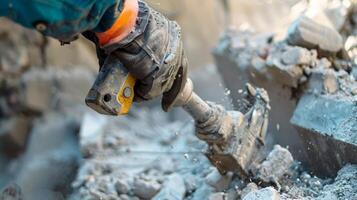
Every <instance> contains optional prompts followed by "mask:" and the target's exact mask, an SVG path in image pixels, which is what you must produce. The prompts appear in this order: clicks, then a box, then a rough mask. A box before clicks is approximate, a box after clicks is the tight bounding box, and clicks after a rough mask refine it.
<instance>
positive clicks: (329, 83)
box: [323, 69, 339, 94]
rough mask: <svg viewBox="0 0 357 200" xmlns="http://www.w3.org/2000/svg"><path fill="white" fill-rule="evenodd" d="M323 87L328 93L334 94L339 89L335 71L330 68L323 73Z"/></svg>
mask: <svg viewBox="0 0 357 200" xmlns="http://www.w3.org/2000/svg"><path fill="white" fill-rule="evenodd" d="M323 84H324V89H325V91H326V92H327V93H329V94H334V93H336V92H337V90H338V89H339V84H338V80H337V76H336V73H335V72H334V71H333V70H332V69H328V70H327V71H326V73H325V75H324V82H323Z"/></svg>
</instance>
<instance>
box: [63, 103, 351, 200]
mask: <svg viewBox="0 0 357 200" xmlns="http://www.w3.org/2000/svg"><path fill="white" fill-rule="evenodd" d="M79 137H80V150H81V152H82V155H84V160H83V161H82V164H81V167H80V169H79V171H78V174H77V178H76V180H75V181H74V182H73V183H72V187H73V193H72V195H71V196H70V197H69V199H72V200H76V199H84V200H86V199H88V200H89V199H118V200H119V199H158V200H159V199H160V200H161V199H170V200H171V199H193V200H201V199H212V200H216V199H222V200H223V199H229V200H233V199H245V200H256V199H311V198H318V197H319V196H320V195H325V193H326V192H333V193H335V192H336V195H338V194H337V192H338V191H335V190H338V188H337V187H338V185H339V184H342V183H339V182H333V181H332V180H331V179H320V178H317V177H315V176H312V175H310V174H309V173H307V172H302V171H301V168H300V166H299V164H298V163H297V162H295V161H294V160H293V157H292V155H291V153H290V152H289V151H288V150H287V149H286V148H283V147H281V146H279V145H276V146H274V148H273V150H272V151H271V152H270V153H269V155H268V156H267V158H266V159H265V160H263V161H262V162H261V163H258V164H257V165H256V167H255V170H253V171H252V176H251V178H250V179H247V180H245V179H242V178H240V177H238V176H237V175H236V174H233V173H230V172H228V173H225V174H221V173H220V172H219V171H218V170H217V169H216V168H214V167H213V166H212V165H211V164H210V162H209V161H208V160H207V158H206V156H205V152H206V150H207V145H206V144H205V143H204V142H202V141H201V140H199V139H197V138H196V136H195V135H194V124H193V122H191V121H186V122H184V121H169V120H168V116H167V114H165V113H163V112H162V111H161V109H160V108H158V107H154V108H150V109H145V108H139V109H135V110H132V112H131V115H130V116H126V117H121V118H108V117H104V116H100V115H97V114H92V113H88V114H86V115H85V116H84V118H83V121H82V124H81V131H80V136H79ZM346 168H348V170H345V169H343V170H342V171H341V172H340V174H341V175H339V176H338V178H337V179H336V181H338V180H340V181H342V179H344V178H345V179H346V180H345V181H347V182H345V186H344V187H341V190H346V191H347V190H348V191H349V192H351V193H356V192H357V191H354V190H355V189H351V188H348V187H347V184H348V182H350V181H353V180H355V179H356V178H357V176H356V173H357V168H356V167H355V166H347V167H346ZM330 183H332V185H329V184H330ZM334 186H335V188H334Z"/></svg>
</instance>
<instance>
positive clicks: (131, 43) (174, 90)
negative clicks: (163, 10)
mask: <svg viewBox="0 0 357 200" xmlns="http://www.w3.org/2000/svg"><path fill="white" fill-rule="evenodd" d="M84 35H85V36H86V37H87V38H89V39H91V40H92V41H94V42H95V43H96V44H97V54H98V58H99V63H100V65H101V66H103V65H105V63H113V61H110V60H108V59H118V61H120V62H121V63H122V64H123V65H124V66H125V67H126V68H127V69H128V71H129V72H130V73H131V74H132V75H133V76H134V77H135V78H136V79H137V82H136V85H135V101H142V100H150V99H153V98H155V97H158V96H160V95H162V94H163V98H162V107H163V109H164V110H165V111H167V110H168V109H169V108H171V107H172V105H173V103H174V101H175V99H176V97H177V96H178V94H180V92H181V91H182V89H183V88H184V85H185V83H186V80H187V65H188V64H187V58H186V56H185V54H184V50H183V46H182V41H181V29H180V27H179V25H178V24H177V23H176V22H173V21H170V20H168V19H167V18H166V17H164V16H163V15H162V14H160V13H158V12H156V11H154V10H153V9H152V8H150V7H149V6H148V5H147V4H146V3H144V2H141V1H139V13H138V17H137V20H136V25H135V29H134V30H133V31H131V32H130V33H129V35H128V36H126V37H125V38H123V39H122V40H120V41H118V42H111V43H109V44H106V45H102V46H101V45H99V44H98V43H99V42H98V38H96V37H95V35H93V33H84Z"/></svg>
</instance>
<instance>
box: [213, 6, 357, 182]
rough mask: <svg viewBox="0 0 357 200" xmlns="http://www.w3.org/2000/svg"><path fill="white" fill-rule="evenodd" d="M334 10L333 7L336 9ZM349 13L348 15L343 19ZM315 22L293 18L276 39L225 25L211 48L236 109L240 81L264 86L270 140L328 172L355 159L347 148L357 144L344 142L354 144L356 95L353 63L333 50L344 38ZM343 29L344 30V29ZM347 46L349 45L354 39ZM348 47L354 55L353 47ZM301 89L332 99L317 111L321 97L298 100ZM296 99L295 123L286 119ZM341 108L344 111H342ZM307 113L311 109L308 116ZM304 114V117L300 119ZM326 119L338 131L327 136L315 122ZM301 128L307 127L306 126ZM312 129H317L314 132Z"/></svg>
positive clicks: (317, 170)
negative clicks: (330, 148) (284, 36)
mask: <svg viewBox="0 0 357 200" xmlns="http://www.w3.org/2000/svg"><path fill="white" fill-rule="evenodd" d="M325 3H326V2H325ZM330 3H331V5H330ZM328 4H329V6H327V7H323V9H331V10H334V9H337V10H345V7H344V6H342V5H340V4H338V5H340V6H337V7H335V8H334V9H332V7H333V6H332V5H337V4H335V2H332V1H331V2H329V3H328ZM347 7H349V6H347ZM337 10H335V11H336V12H337V13H338V11H337ZM348 10H349V9H348ZM335 11H333V12H335ZM324 12H325V11H324ZM326 12H327V11H326ZM340 14H341V13H340ZM340 14H338V15H340ZM347 16H349V15H346V16H345V19H346V17H347ZM325 17H326V16H325ZM330 17H331V19H333V17H332V16H329V17H327V18H326V19H329V18H330ZM346 20H348V19H346ZM299 23H300V24H299ZM316 23H320V22H318V20H317V22H312V21H311V20H309V19H307V18H306V17H305V16H302V17H301V18H300V20H297V22H296V23H294V24H292V27H291V29H290V32H288V33H289V34H288V38H287V40H283V41H274V37H267V36H265V37H261V36H262V34H253V33H247V31H237V32H234V31H231V30H228V31H226V33H225V35H224V36H223V37H222V39H221V41H220V43H219V45H218V46H217V48H216V49H215V56H216V63H217V67H219V69H220V72H221V74H222V76H223V79H224V80H225V83H226V86H227V88H228V89H229V90H230V91H231V93H230V95H231V96H232V97H233V104H234V106H235V107H236V108H237V109H239V107H241V103H240V102H239V101H238V99H240V96H241V94H240V93H241V91H242V90H240V88H239V87H241V88H242V85H243V83H244V82H247V81H249V82H251V83H252V84H253V85H256V86H258V87H263V88H265V89H266V90H267V91H268V93H269V96H270V98H271V108H272V110H271V112H270V125H269V132H270V135H268V137H269V136H270V137H271V138H272V139H273V141H272V142H271V143H275V142H276V143H278V144H280V145H282V146H288V147H289V150H290V151H291V153H292V154H293V156H294V158H295V159H297V160H299V161H301V162H302V164H303V165H304V166H305V167H307V168H309V169H313V171H314V172H315V173H317V174H319V175H324V176H331V177H332V176H335V174H336V173H337V171H338V169H340V168H341V167H342V166H344V165H345V164H347V163H349V162H352V163H356V161H355V159H354V158H351V156H350V154H348V153H347V152H348V151H351V152H355V150H354V148H355V147H351V148H349V147H347V146H346V145H343V143H344V142H347V143H352V144H354V137H355V136H356V134H355V132H356V131H355V130H354V128H353V127H355V126H356V125H355V121H356V120H355V117H354V118H352V116H355V115H356V111H355V108H356V107H355V106H354V105H355V102H356V101H357V96H356V94H357V81H356V79H355V77H354V75H353V74H354V73H355V72H354V71H355V69H354V68H355V65H356V64H355V63H354V62H353V61H350V60H349V59H348V58H347V57H346V55H344V53H343V52H340V53H339V54H336V53H337V52H338V51H340V50H341V49H342V48H343V45H342V44H343V42H342V37H341V36H340V34H339V33H338V32H337V31H336V30H334V25H332V26H326V27H323V28H321V26H322V22H321V24H320V25H321V26H320V25H319V24H316ZM339 23H340V22H336V24H339ZM333 24H335V23H333ZM300 26H301V27H300ZM323 26H324V25H323ZM341 34H343V35H344V34H346V33H345V32H343V31H342V32H341ZM305 36H306V37H305ZM344 36H346V35H344ZM347 36H349V35H348V33H347ZM262 38H263V39H262ZM346 46H348V47H349V48H352V46H353V41H352V39H350V41H349V42H348V43H346ZM348 51H349V52H348V53H349V55H350V56H351V55H352V56H351V57H352V59H353V58H354V57H353V56H354V55H353V54H354V53H353V51H351V50H348ZM333 55H335V56H333ZM351 71H352V73H351ZM305 95H312V96H314V95H315V96H317V97H316V98H326V99H330V100H331V101H335V103H336V105H333V104H334V103H332V102H330V103H329V105H331V108H326V109H325V110H323V111H319V109H324V107H326V106H325V105H324V103H325V101H309V102H307V101H303V102H302V97H304V96H305ZM317 104H318V105H317ZM297 105H298V107H299V110H300V111H301V112H300V111H299V112H300V117H301V121H300V122H301V123H300V124H299V128H295V127H294V125H293V124H292V123H290V119H291V118H292V117H293V115H295V113H296V111H295V109H296V107H297ZM313 106H315V108H314V109H310V110H309V111H308V109H307V108H312V107H313ZM317 107H318V108H317ZM312 110H313V111H312ZM344 110H346V112H345V113H342V112H344ZM347 110H348V111H347ZM305 111H306V112H305ZM339 112H341V115H339V114H338V113H339ZM306 113H311V115H310V116H307V115H306ZM305 115H306V119H303V118H304V116H305ZM332 116H335V117H332ZM330 118H331V119H330ZM332 118H334V119H335V118H339V119H336V120H337V121H338V123H336V122H337V121H336V122H334V120H332ZM318 121H319V122H318ZM327 121H328V122H329V124H328V125H327V126H326V127H329V128H328V129H330V131H331V132H333V133H331V134H332V135H335V136H336V137H333V138H331V137H328V136H326V134H325V133H324V129H323V127H322V126H321V128H320V129H319V128H318V127H317V126H320V125H318V123H320V122H321V123H322V124H325V123H327ZM304 122H306V124H303V123H304ZM315 122H318V123H317V124H316V125H315V126H316V127H313V128H311V127H310V128H309V126H313V125H312V124H313V123H315ZM316 128H317V129H316ZM305 129H308V131H304V130H305ZM312 129H313V130H314V131H315V132H318V134H316V133H313V131H312ZM331 134H328V135H331ZM307 138H309V139H307ZM268 141H269V140H268ZM341 142H342V144H341ZM327 144H328V145H334V146H336V151H335V152H336V153H335V154H333V151H331V152H329V153H326V152H328V150H326V149H328V148H327V147H328V146H326V145H327ZM302 146H304V148H301V147H302ZM321 152H325V153H321ZM337 152H338V153H337ZM316 160H319V161H320V163H321V162H322V163H329V164H326V165H323V166H322V168H325V169H321V165H318V164H317V163H318V162H316ZM338 163H340V164H338Z"/></svg>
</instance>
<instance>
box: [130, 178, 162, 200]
mask: <svg viewBox="0 0 357 200" xmlns="http://www.w3.org/2000/svg"><path fill="white" fill-rule="evenodd" d="M160 188H161V185H160V184H159V183H158V182H157V181H155V180H152V179H143V178H141V177H137V178H135V179H134V184H133V192H134V194H135V195H136V196H138V197H140V198H143V199H151V198H153V197H154V196H155V195H156V194H157V193H158V192H159V190H160Z"/></svg>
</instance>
